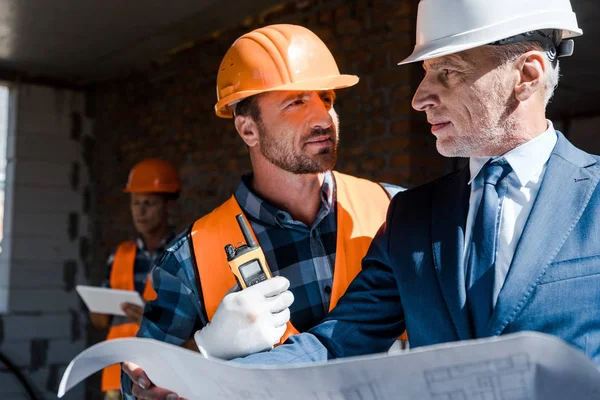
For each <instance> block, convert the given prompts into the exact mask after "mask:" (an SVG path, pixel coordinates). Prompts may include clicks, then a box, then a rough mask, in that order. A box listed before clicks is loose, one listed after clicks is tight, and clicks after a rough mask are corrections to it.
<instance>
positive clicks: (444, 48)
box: [398, 12, 583, 65]
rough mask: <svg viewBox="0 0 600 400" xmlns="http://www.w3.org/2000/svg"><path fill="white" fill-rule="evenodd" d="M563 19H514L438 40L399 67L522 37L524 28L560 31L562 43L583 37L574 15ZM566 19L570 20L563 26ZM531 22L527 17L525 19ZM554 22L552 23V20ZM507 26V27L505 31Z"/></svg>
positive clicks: (551, 15) (550, 16) (417, 48)
mask: <svg viewBox="0 0 600 400" xmlns="http://www.w3.org/2000/svg"><path fill="white" fill-rule="evenodd" d="M571 14H572V15H568V16H565V15H564V14H563V13H555V12H552V13H546V15H545V18H540V22H539V23H537V24H532V23H531V21H530V20H528V19H526V18H522V19H521V18H517V19H514V20H512V21H510V22H506V21H504V22H503V27H502V29H501V30H498V29H497V26H494V25H491V26H487V27H485V28H482V29H477V30H473V31H468V32H463V33H459V34H456V35H452V36H447V37H444V38H441V39H438V40H433V41H430V42H427V43H424V44H422V45H416V46H415V49H414V51H413V53H412V54H411V55H410V56H408V57H407V58H405V59H404V60H402V61H400V62H399V63H398V65H404V64H410V63H413V62H419V61H425V60H430V59H433V58H438V57H443V56H447V55H450V54H456V53H460V52H461V51H465V50H470V49H474V48H476V47H480V46H485V45H487V44H490V43H493V42H495V41H498V40H502V39H506V38H508V37H511V36H515V35H519V34H521V33H523V29H524V28H523V27H524V26H527V29H526V31H534V30H539V29H562V31H563V39H569V38H573V37H576V36H581V35H583V31H582V30H581V29H579V28H575V27H576V26H577V21H576V18H575V14H574V13H571ZM566 17H570V19H569V20H568V22H567V23H565V19H567V18H566ZM528 18H530V17H528ZM553 18H554V19H555V20H556V22H555V23H553V22H552V19H553ZM507 25H508V27H507Z"/></svg>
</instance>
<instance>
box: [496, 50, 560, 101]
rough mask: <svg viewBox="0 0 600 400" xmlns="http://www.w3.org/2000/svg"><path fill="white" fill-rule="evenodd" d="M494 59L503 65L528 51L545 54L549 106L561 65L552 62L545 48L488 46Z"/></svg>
mask: <svg viewBox="0 0 600 400" xmlns="http://www.w3.org/2000/svg"><path fill="white" fill-rule="evenodd" d="M487 47H488V48H489V49H490V50H491V51H492V54H493V56H494V57H497V59H498V61H499V62H500V64H501V65H504V64H506V63H509V62H512V61H514V60H515V59H516V58H517V57H519V56H521V55H523V54H525V53H527V52H528V51H532V50H537V51H541V52H542V53H544V59H545V61H546V71H547V73H546V85H545V86H546V88H545V89H546V99H545V105H546V106H547V105H548V103H550V100H551V99H552V96H554V89H556V87H557V86H558V81H559V79H560V64H559V62H558V60H556V61H555V62H554V63H552V61H550V58H549V57H548V53H546V51H545V50H544V47H543V46H542V44H541V43H539V42H518V43H512V44H506V45H503V46H487Z"/></svg>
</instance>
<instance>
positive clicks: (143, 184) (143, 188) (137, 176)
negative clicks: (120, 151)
mask: <svg viewBox="0 0 600 400" xmlns="http://www.w3.org/2000/svg"><path fill="white" fill-rule="evenodd" d="M180 191H181V182H180V180H179V174H178V173H177V170H176V169H175V167H173V166H172V165H171V164H169V163H168V162H167V161H165V160H162V159H160V158H149V159H147V160H143V161H140V162H139V163H137V164H136V165H135V166H134V167H133V168H132V169H131V171H130V172H129V179H128V180H127V185H126V186H125V190H124V192H126V193H179V192H180Z"/></svg>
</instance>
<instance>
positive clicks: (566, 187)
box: [488, 133, 599, 335]
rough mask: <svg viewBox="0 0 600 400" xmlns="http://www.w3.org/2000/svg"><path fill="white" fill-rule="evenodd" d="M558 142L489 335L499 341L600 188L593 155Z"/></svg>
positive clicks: (505, 284)
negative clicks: (597, 186)
mask: <svg viewBox="0 0 600 400" xmlns="http://www.w3.org/2000/svg"><path fill="white" fill-rule="evenodd" d="M558 136H559V138H558V142H557V144H556V147H555V150H554V151H553V153H552V155H551V156H550V159H549V160H548V167H547V169H546V173H545V175H544V178H543V181H542V185H541V187H540V190H539V192H538V195H537V198H536V200H535V202H534V204H533V208H532V210H531V214H530V215H529V218H528V220H527V223H526V225H525V227H524V229H523V234H522V235H521V239H520V240H519V244H518V245H517V248H516V251H515V255H514V257H513V261H512V263H511V266H510V270H509V273H508V276H507V277H506V281H505V282H504V285H503V287H502V290H501V291H500V293H499V295H498V301H497V304H496V307H495V309H494V312H493V314H492V317H491V319H490V324H489V326H488V328H489V334H490V335H499V334H501V333H502V331H503V330H504V329H505V328H506V326H507V325H508V324H509V323H511V322H512V321H513V320H514V318H515V317H516V316H517V315H518V314H519V313H520V311H521V310H522V309H523V307H524V306H525V305H526V304H527V302H528V300H529V298H530V296H531V295H532V294H533V293H534V291H535V290H534V289H535V287H536V285H537V282H538V280H539V279H540V278H541V276H542V275H543V273H544V272H545V271H546V268H547V267H548V265H549V264H550V263H551V262H552V260H553V259H554V258H555V257H556V255H557V254H558V252H559V250H560V249H561V247H562V245H563V244H564V242H565V241H566V239H567V237H568V235H569V233H570V232H571V230H572V229H573V227H574V226H575V224H576V223H577V221H578V220H579V218H580V217H581V215H582V213H583V211H584V210H585V207H586V206H587V204H588V202H589V200H590V197H591V195H592V193H593V192H594V189H595V187H596V185H597V183H598V178H599V172H598V169H597V168H586V167H587V166H589V165H592V164H594V163H595V160H594V159H593V158H592V157H591V156H589V155H588V154H586V153H584V152H582V151H581V150H579V149H577V148H575V147H574V146H573V145H571V144H570V143H569V142H568V141H567V140H566V139H565V138H564V136H562V134H560V133H558Z"/></svg>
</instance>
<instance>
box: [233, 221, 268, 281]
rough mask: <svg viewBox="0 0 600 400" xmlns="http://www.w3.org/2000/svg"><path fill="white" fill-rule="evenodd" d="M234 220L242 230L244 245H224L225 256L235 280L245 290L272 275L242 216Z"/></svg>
mask: <svg viewBox="0 0 600 400" xmlns="http://www.w3.org/2000/svg"><path fill="white" fill-rule="evenodd" d="M235 219H236V220H237V222H238V225H239V226H240V229H241V230H242V235H244V240H245V241H246V243H245V244H242V245H240V246H238V247H234V246H233V245H231V244H228V245H226V246H225V254H227V262H228V263H229V268H231V272H233V275H235V279H236V280H237V282H238V284H239V285H240V287H241V288H242V289H246V288H247V287H250V286H252V285H256V284H257V283H259V282H262V281H266V280H267V279H270V278H272V275H271V271H270V270H269V266H268V265H267V261H266V260H265V255H264V253H263V251H262V249H261V248H260V246H259V245H258V243H256V242H255V241H254V237H252V234H251V233H250V228H249V227H248V225H247V223H246V220H245V219H244V216H243V215H242V214H238V215H236V217H235Z"/></svg>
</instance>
